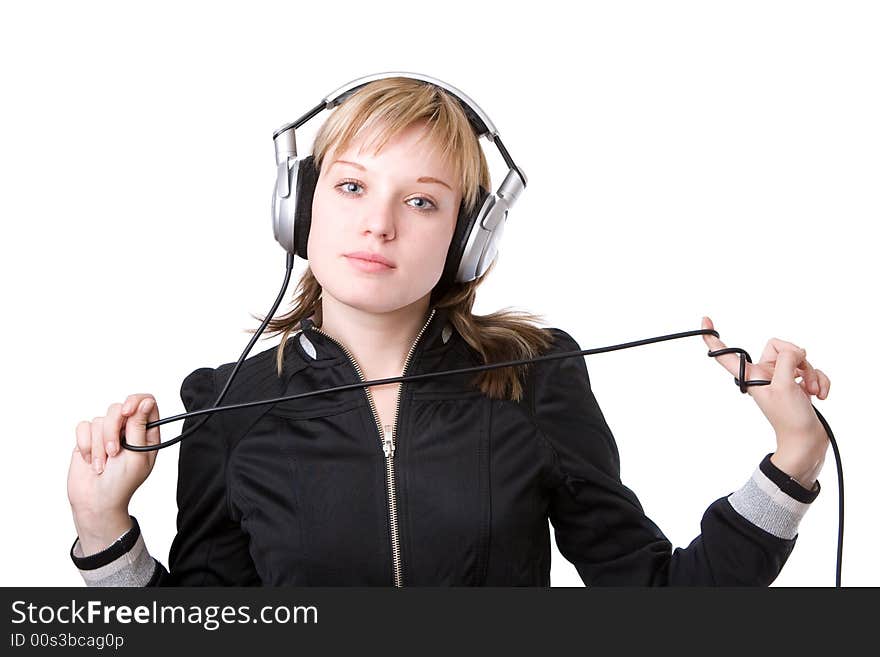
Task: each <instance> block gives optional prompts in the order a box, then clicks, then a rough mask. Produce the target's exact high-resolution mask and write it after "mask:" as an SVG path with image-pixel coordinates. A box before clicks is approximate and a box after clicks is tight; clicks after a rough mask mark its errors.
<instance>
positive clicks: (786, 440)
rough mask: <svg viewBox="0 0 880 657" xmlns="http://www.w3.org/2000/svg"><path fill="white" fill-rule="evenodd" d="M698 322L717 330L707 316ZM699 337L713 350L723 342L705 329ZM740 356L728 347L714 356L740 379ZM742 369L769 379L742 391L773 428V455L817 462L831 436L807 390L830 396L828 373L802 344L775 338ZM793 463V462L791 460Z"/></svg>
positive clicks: (790, 460) (809, 464)
mask: <svg viewBox="0 0 880 657" xmlns="http://www.w3.org/2000/svg"><path fill="white" fill-rule="evenodd" d="M702 328H704V329H714V330H717V329H715V326H714V324H713V323H712V320H711V319H709V318H708V317H703V322H702ZM703 340H704V341H705V342H706V345H707V346H708V347H709V349H710V350H712V351H715V350H717V349H725V348H726V346H725V344H724V343H723V342H722V341H721V340H719V339H718V338H716V337H715V336H714V335H709V334H705V333H704V334H703ZM740 357H741V355H740V354H738V353H729V354H721V355H719V356H716V357H715V360H717V361H718V362H719V363H720V364H721V365H722V366H723V367H724V368H725V369H726V370H727V371H728V372H730V373H731V374H733V375H734V376H735V377H736V378H737V379H739V359H740ZM745 372H746V373H745V380H746V381H750V380H752V379H764V380H768V381H770V382H771V383H770V385H761V386H746V392H747V393H748V394H749V395H751V396H752V398H753V399H754V400H755V403H756V404H758V407H759V408H760V409H761V412H763V413H764V415H765V416H766V417H767V419H768V420H769V421H770V424H771V425H772V426H773V429H774V430H775V431H776V445H777V447H776V454H775V455H774V456H775V457H777V458H778V460H780V461H784V462H785V463H788V464H803V466H804V467H812V466H815V465H816V463H817V462H818V463H819V464H821V461H822V460H823V459H824V457H825V453H826V451H827V450H828V445H829V442H830V441H829V439H828V434H827V433H826V432H825V427H824V426H823V425H822V423H821V422H820V421H819V418H818V416H817V415H816V411H815V410H814V409H813V404H812V402H811V401H810V396H811V395H816V396H817V397H818V398H819V399H826V398H827V397H828V390H829V388H830V387H831V380H830V379H829V378H828V376H827V375H826V374H825V373H824V372H823V371H822V370H818V369H816V368H814V367H813V366H812V365H811V364H810V362H809V361H808V360H807V352H806V350H805V349H802V348H801V347H798V346H797V345H795V344H792V343H791V342H786V341H785V340H779V339H777V338H771V339H770V340H769V341H768V342H767V346H766V347H764V353H763V354H761V360H760V361H759V362H758V363H750V362H748V361H746V367H745ZM798 376H800V377H802V379H803V380H802V381H801V382H800V383H796V382H795V378H796V377H798ZM791 469H797V468H796V466H792V468H791ZM789 474H791V473H789ZM801 474H803V473H801ZM791 476H795V475H793V474H792V475H791Z"/></svg>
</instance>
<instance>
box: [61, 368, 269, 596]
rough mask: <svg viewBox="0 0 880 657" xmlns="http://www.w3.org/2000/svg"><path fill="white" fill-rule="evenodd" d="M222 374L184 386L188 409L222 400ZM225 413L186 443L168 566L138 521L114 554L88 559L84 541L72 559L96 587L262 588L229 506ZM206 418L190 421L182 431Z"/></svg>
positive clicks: (196, 375)
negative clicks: (149, 547)
mask: <svg viewBox="0 0 880 657" xmlns="http://www.w3.org/2000/svg"><path fill="white" fill-rule="evenodd" d="M218 394H219V393H218V392H217V387H216V382H215V370H214V369H212V368H207V367H204V368H199V369H197V370H195V371H193V372H192V373H190V374H189V375H188V376H187V377H186V378H185V379H184V381H183V384H182V386H181V389H180V397H181V400H182V401H183V403H184V406H185V408H186V410H187V411H192V410H198V409H201V408H206V407H208V406H210V405H211V404H213V403H214V401H215V400H216V398H217V395H218ZM222 416H223V414H222V413H216V414H213V415H210V416H209V418H208V419H207V420H206V421H205V422H204V424H202V426H201V427H200V428H199V429H198V430H196V431H195V432H194V433H192V434H191V435H190V436H188V437H186V438H184V439H183V440H182V441H180V453H179V456H178V474H177V508H178V511H177V534H176V535H175V537H174V540H173V541H172V544H171V550H170V553H169V557H168V565H169V568H165V566H164V565H163V564H162V563H161V562H160V561H158V560H157V559H155V558H154V557H152V556H151V555H150V554H149V552H148V551H147V548H146V545H145V543H144V539H143V536H142V535H141V532H140V527H139V525H138V522H137V519H136V518H135V517H134V516H132V527H131V529H129V530H128V531H127V532H126V533H125V534H123V535H122V536H120V537H119V538H118V539H117V540H116V541H115V542H114V543H113V544H111V545H110V546H109V547H108V548H107V549H105V550H103V551H102V552H99V553H97V554H93V555H88V556H83V555H82V549H81V547H80V545H79V538H78V537H77V539H76V540H75V541H74V543H73V546H72V547H71V550H70V556H71V559H72V560H73V562H74V564H75V565H76V566H77V568H78V569H79V571H80V574H81V575H82V577H83V579H84V580H85V582H86V584H87V585H89V586H236V585H237V586H251V585H259V583H260V579H259V576H258V575H257V572H256V569H255V567H254V564H253V561H252V559H251V556H250V552H249V550H248V547H249V540H248V536H247V534H246V533H245V532H243V531H242V529H241V527H240V525H239V523H237V522H235V521H233V520H232V519H231V518H230V514H229V508H228V506H227V487H226V465H227V436H226V435H225V432H224V430H223V421H222ZM202 420H204V416H196V417H188V418H186V419H184V421H183V427H182V429H181V432H183V431H186V430H188V429H189V428H190V427H191V426H192V425H193V424H195V423H197V422H201V421H202Z"/></svg>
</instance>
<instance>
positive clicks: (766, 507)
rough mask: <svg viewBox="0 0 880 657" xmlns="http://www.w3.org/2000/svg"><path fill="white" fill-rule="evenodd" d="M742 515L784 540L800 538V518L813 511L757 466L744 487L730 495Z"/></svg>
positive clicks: (736, 509)
mask: <svg viewBox="0 0 880 657" xmlns="http://www.w3.org/2000/svg"><path fill="white" fill-rule="evenodd" d="M727 499H728V501H729V502H730V505H731V506H732V507H733V508H734V510H735V511H736V512H737V513H739V514H740V515H741V516H744V517H745V518H746V519H747V520H749V521H750V522H751V523H752V524H754V525H757V526H758V527H760V528H761V529H763V530H765V531H767V532H769V533H771V534H773V535H774V536H777V537H779V538H784V539H792V538H794V537H795V536H797V530H798V525H799V524H800V521H801V518H803V517H804V514H805V513H806V512H807V509H809V508H810V505H809V503H805V502H800V501H798V500H796V499H795V498H794V497H792V496H791V495H789V494H788V493H786V492H785V491H783V490H782V489H781V488H780V487H779V486H777V485H776V484H775V483H773V481H772V480H771V479H770V478H769V477H768V476H767V475H766V474H764V473H763V472H762V471H761V468H760V467H758V468H756V469H755V472H754V473H753V474H752V476H751V478H750V479H749V480H748V481H747V482H746V483H745V485H744V486H743V487H742V488H740V489H739V490H737V491H734V492H733V493H731V494H730V495H728V496H727Z"/></svg>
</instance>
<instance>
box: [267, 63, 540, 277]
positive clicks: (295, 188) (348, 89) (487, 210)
mask: <svg viewBox="0 0 880 657" xmlns="http://www.w3.org/2000/svg"><path fill="white" fill-rule="evenodd" d="M393 77H404V78H412V79H414V80H421V81H423V82H427V83H430V84H433V85H435V86H437V87H440V88H442V89H444V90H446V91H448V92H449V93H450V94H452V95H453V96H454V97H455V98H456V99H457V100H458V101H459V103H460V104H461V106H462V109H463V110H464V112H465V114H466V115H467V117H468V120H469V121H470V123H471V125H472V126H473V128H474V131H475V133H476V135H477V138H480V137H483V136H485V137H486V138H488V139H490V140H491V141H492V142H493V143H494V144H495V145H496V146H497V147H498V150H499V151H500V152H501V156H502V157H503V158H504V161H505V162H506V164H507V166H508V168H509V171H508V172H507V175H506V176H505V177H504V180H503V181H502V182H501V185H499V187H498V190H497V191H496V192H495V193H494V194H490V193H489V192H488V191H487V190H485V189H483V187H482V186H481V187H480V190H479V193H480V196H479V199H478V202H477V204H476V206H475V208H476V209H475V212H474V213H472V214H471V215H470V216H468V215H467V214H466V213H465V212H464V200H462V204H461V207H460V209H459V215H458V220H457V223H456V229H455V233H454V234H453V237H452V241H451V243H450V245H449V251H448V253H447V258H446V265H445V267H444V271H443V274H442V276H441V278H440V281H439V282H438V286H437V287H438V288H441V289H446V287H447V286H448V285H450V284H451V283H453V282H468V281H472V280H474V279H475V278H477V277H479V276H482V275H483V274H484V273H485V272H486V270H487V269H488V268H489V266H490V265H491V264H492V262H493V260H494V259H495V256H496V255H497V253H498V247H499V244H500V241H501V236H502V234H503V232H504V224H505V222H506V220H507V213H508V212H509V211H510V208H512V207H513V204H514V203H515V202H516V199H517V198H518V197H519V195H520V193H521V192H522V190H523V189H525V187H526V184H527V179H526V176H525V174H524V173H523V171H522V169H521V168H519V167H518V166H517V165H516V164H515V163H514V162H513V159H512V158H511V157H510V154H509V153H508V152H507V149H506V148H505V147H504V144H503V143H502V142H501V138H500V137H499V135H498V131H497V130H496V128H495V126H494V124H493V123H492V121H491V120H490V119H489V117H488V116H487V115H486V113H485V112H484V111H483V110H482V109H481V108H480V107H479V105H477V104H476V103H475V102H474V101H473V100H471V99H470V98H469V97H468V96H466V95H465V94H464V93H462V92H461V91H459V90H458V89H456V88H455V87H453V86H452V85H450V84H447V83H445V82H443V81H441V80H438V79H436V78H433V77H430V76H428V75H422V74H419V73H408V72H402V71H391V72H386V73H375V74H373V75H367V76H364V77H360V78H357V79H355V80H352V81H351V82H348V83H347V84H345V85H343V86H342V87H340V88H338V89H336V90H335V91H333V92H332V93H330V94H328V95H327V96H326V97H325V98H324V99H323V100H322V101H321V102H320V103H319V104H318V105H316V106H315V107H313V108H312V109H311V110H309V111H308V112H306V113H305V114H304V115H302V116H301V117H300V118H298V119H297V120H296V121H294V122H293V123H288V124H287V125H284V126H282V127H281V128H279V129H278V130H276V131H275V133H274V134H273V135H272V139H273V140H274V142H275V163H276V165H277V167H278V173H277V177H276V180H275V189H274V195H273V197H272V228H273V231H274V233H275V239H276V240H277V241H278V243H279V244H281V246H282V247H284V249H285V250H286V251H287V252H288V253H292V254H296V255H298V256H300V257H301V258H303V259H308V252H307V248H306V247H307V244H308V235H309V227H310V226H311V210H312V199H313V197H314V192H315V186H316V184H317V180H318V174H319V171H318V170H317V167H316V166H315V163H314V158H313V156H311V155H309V156H307V157H304V158H299V157H298V156H297V152H296V133H295V131H296V128H299V127H300V126H302V125H303V124H304V123H306V121H308V120H309V119H311V118H312V117H314V116H315V115H317V114H319V113H320V112H321V111H323V110H325V109H332V108H334V107H336V106H337V105H339V104H340V103H342V102H344V101H345V99H346V98H348V97H349V96H350V95H351V94H352V93H354V91H356V90H357V89H359V88H360V87H362V86H363V85H365V84H367V83H369V82H372V81H374V80H381V79H384V78H393Z"/></svg>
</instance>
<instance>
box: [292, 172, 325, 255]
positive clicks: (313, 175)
mask: <svg viewBox="0 0 880 657" xmlns="http://www.w3.org/2000/svg"><path fill="white" fill-rule="evenodd" d="M295 166H296V167H297V171H296V176H295V178H296V203H295V204H294V210H293V244H294V248H295V251H296V255H298V256H299V257H300V258H302V259H303V260H308V258H309V255H308V244H309V229H310V228H311V226H312V200H313V199H314V198H315V187H316V186H317V184H318V175H319V174H320V171H318V168H317V167H316V166H315V158H314V156H313V155H309V156H307V157H304V158H302V159H300V160H297V161H296V164H295Z"/></svg>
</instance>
